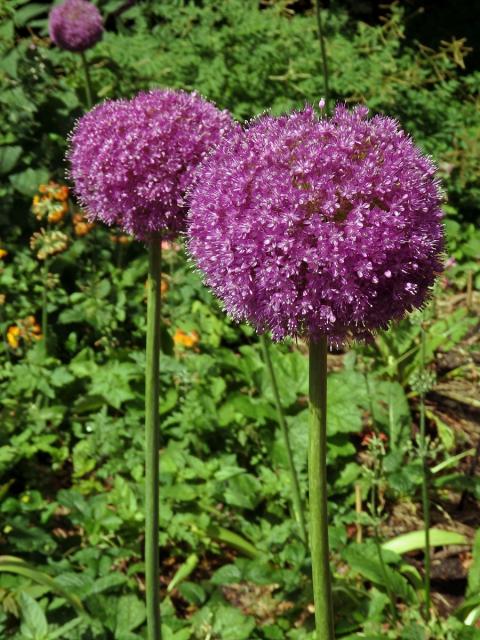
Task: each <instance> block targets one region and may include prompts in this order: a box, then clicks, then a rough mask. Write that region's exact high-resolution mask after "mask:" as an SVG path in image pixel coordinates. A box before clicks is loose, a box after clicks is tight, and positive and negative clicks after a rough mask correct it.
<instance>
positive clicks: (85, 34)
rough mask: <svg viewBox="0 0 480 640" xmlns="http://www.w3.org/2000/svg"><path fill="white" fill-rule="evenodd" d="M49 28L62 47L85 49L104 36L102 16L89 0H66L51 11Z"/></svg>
mask: <svg viewBox="0 0 480 640" xmlns="http://www.w3.org/2000/svg"><path fill="white" fill-rule="evenodd" d="M48 30H49V33H50V38H51V39H52V40H53V42H54V43H55V44H56V45H57V46H58V47H60V48H61V49H66V50H67V51H75V52H81V51H85V50H86V49H90V47H93V45H95V44H96V43H97V42H98V41H99V40H101V38H102V35H103V22H102V16H101V15H100V12H99V10H98V9H97V7H96V6H95V5H94V4H92V3H91V2H87V0H66V1H65V2H63V3H62V4H59V5H57V6H56V7H53V9H52V10H51V11H50V16H49V21H48Z"/></svg>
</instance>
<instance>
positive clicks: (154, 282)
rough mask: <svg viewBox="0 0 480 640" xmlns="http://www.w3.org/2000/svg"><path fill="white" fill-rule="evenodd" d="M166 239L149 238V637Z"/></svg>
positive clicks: (154, 631)
mask: <svg viewBox="0 0 480 640" xmlns="http://www.w3.org/2000/svg"><path fill="white" fill-rule="evenodd" d="M161 247H162V241H161V235H160V234H159V233H156V234H152V236H151V238H150V240H149V242H148V254H149V260H148V285H147V286H148V297H147V345H146V369H145V579H146V584H147V590H146V591H147V593H146V596H147V620H148V640H159V639H160V638H161V637H162V634H161V622H160V561H159V509H160V506H159V505H160V491H159V487H160V480H159V464H160V458H159V449H160V411H159V395H160V382H159V374H160V318H161V289H160V287H161V263H162V248H161Z"/></svg>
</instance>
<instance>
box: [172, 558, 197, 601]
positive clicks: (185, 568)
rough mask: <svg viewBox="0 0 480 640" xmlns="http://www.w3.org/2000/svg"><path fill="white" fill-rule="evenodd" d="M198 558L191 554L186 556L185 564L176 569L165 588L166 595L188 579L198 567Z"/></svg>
mask: <svg viewBox="0 0 480 640" xmlns="http://www.w3.org/2000/svg"><path fill="white" fill-rule="evenodd" d="M198 560H199V558H198V556H197V554H196V553H192V554H190V555H189V556H188V558H187V559H186V560H185V562H184V563H183V564H182V565H181V566H180V567H179V568H178V569H177V571H176V572H175V575H174V576H173V578H172V579H171V580H170V583H169V585H168V587H167V593H169V592H170V591H172V589H175V587H176V586H178V585H179V584H180V583H181V582H182V581H183V580H185V579H186V578H188V576H189V575H190V574H191V573H192V572H193V571H194V570H195V568H196V566H197V565H198Z"/></svg>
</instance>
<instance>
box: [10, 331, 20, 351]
mask: <svg viewBox="0 0 480 640" xmlns="http://www.w3.org/2000/svg"><path fill="white" fill-rule="evenodd" d="M19 338H20V327H17V326H16V325H12V326H11V327H8V330H7V342H8V344H9V345H10V347H11V348H12V349H18V345H19Z"/></svg>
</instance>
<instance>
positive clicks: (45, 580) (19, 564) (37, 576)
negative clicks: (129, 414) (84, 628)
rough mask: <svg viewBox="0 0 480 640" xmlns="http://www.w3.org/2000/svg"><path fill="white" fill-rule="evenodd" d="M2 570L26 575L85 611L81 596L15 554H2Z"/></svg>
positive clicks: (79, 611)
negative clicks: (75, 594)
mask: <svg viewBox="0 0 480 640" xmlns="http://www.w3.org/2000/svg"><path fill="white" fill-rule="evenodd" d="M2 572H6V573H15V574H17V575H20V576H24V577H25V578H29V579H30V580H32V581H33V582H37V583H38V584H42V585H44V586H46V587H48V588H49V589H51V590H52V591H53V592H54V593H57V594H58V595H59V596H61V597H62V598H65V599H66V600H68V602H69V603H70V604H71V605H72V607H73V608H74V609H75V610H76V611H77V612H78V613H83V612H84V608H83V605H82V603H81V601H80V600H79V598H77V597H76V596H74V595H72V594H70V593H68V591H66V590H65V589H63V588H62V587H61V586H59V585H58V584H57V583H56V582H55V580H54V579H53V578H51V577H50V576H49V575H48V574H46V573H44V572H43V571H39V570H38V569H35V568H34V567H32V566H31V565H29V564H28V563H26V562H24V561H23V560H21V559H20V558H16V557H14V556H0V573H2Z"/></svg>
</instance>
